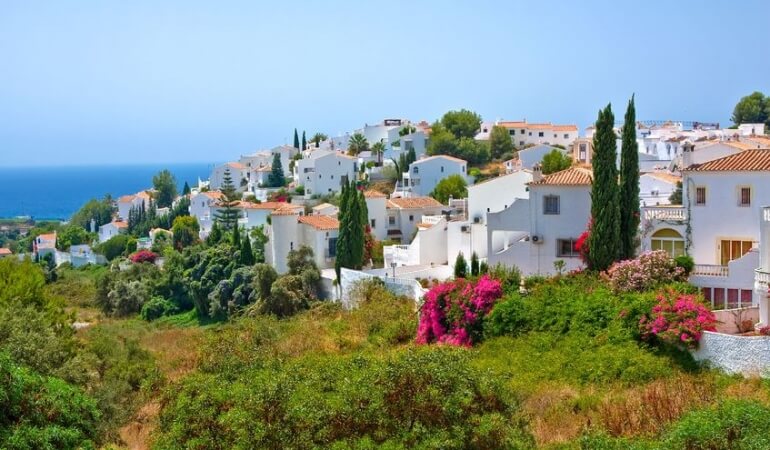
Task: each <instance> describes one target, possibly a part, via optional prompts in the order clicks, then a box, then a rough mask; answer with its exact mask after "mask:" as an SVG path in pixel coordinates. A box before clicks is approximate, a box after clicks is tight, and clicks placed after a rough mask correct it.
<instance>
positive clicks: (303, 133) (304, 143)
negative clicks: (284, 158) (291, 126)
mask: <svg viewBox="0 0 770 450" xmlns="http://www.w3.org/2000/svg"><path fill="white" fill-rule="evenodd" d="M306 148H307V139H305V131H304V130H303V131H302V150H305V149H306Z"/></svg>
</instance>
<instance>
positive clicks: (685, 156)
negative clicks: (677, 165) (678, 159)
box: [682, 140, 695, 169]
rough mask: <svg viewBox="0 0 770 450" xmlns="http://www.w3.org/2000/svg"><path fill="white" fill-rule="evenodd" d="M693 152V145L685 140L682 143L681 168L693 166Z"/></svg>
mask: <svg viewBox="0 0 770 450" xmlns="http://www.w3.org/2000/svg"><path fill="white" fill-rule="evenodd" d="M694 151H695V145H694V144H693V143H692V142H690V141H689V140H686V141H684V142H683V143H682V168H683V169H684V168H686V167H690V166H691V165H692V164H693V156H694V155H693V153H694Z"/></svg>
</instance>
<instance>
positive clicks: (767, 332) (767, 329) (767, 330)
mask: <svg viewBox="0 0 770 450" xmlns="http://www.w3.org/2000/svg"><path fill="white" fill-rule="evenodd" d="M757 331H759V334H761V335H762V336H770V326H764V327H760V328H759V330H757Z"/></svg>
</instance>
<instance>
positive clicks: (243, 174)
mask: <svg viewBox="0 0 770 450" xmlns="http://www.w3.org/2000/svg"><path fill="white" fill-rule="evenodd" d="M227 169H230V178H232V180H233V185H235V189H236V190H237V191H238V192H243V191H244V190H246V185H245V184H242V183H243V180H246V181H247V182H248V177H249V176H248V170H246V168H245V167H244V168H243V169H238V168H234V167H232V166H230V165H229V164H222V165H220V166H216V167H214V169H213V170H212V171H211V177H210V178H209V182H210V186H211V189H212V190H219V189H221V188H222V184H223V183H224V177H225V172H226V171H227Z"/></svg>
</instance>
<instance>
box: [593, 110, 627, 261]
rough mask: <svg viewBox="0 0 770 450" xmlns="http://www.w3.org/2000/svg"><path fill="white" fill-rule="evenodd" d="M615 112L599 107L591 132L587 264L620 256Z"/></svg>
mask: <svg viewBox="0 0 770 450" xmlns="http://www.w3.org/2000/svg"><path fill="white" fill-rule="evenodd" d="M614 122H615V116H614V115H613V114H612V106H611V105H609V104H608V105H607V107H606V108H604V110H600V111H599V118H598V119H597V121H596V131H595V133H594V157H593V184H592V187H591V217H592V220H593V223H592V227H591V234H590V235H589V237H588V247H589V255H590V256H589V267H590V268H591V269H593V270H606V269H607V268H608V267H609V266H610V265H611V264H612V263H613V262H614V261H615V260H616V259H617V258H618V256H619V254H620V252H619V248H618V243H619V241H620V207H619V205H618V199H619V192H618V170H617V166H616V164H617V150H616V144H615V140H616V138H617V137H616V135H615V131H614V130H613V125H614Z"/></svg>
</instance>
